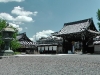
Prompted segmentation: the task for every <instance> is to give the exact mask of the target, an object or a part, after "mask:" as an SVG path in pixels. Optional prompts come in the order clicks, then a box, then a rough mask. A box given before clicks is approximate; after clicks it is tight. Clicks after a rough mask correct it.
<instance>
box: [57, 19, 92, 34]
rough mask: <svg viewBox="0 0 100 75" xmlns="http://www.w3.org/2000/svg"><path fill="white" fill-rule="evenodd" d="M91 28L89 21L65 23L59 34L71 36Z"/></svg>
mask: <svg viewBox="0 0 100 75" xmlns="http://www.w3.org/2000/svg"><path fill="white" fill-rule="evenodd" d="M89 26H90V21H89V19H86V20H81V21H76V22H71V23H65V24H64V27H63V28H62V29H61V30H60V31H59V32H58V33H59V34H70V33H77V32H82V31H84V30H85V29H87V28H88V27H89Z"/></svg>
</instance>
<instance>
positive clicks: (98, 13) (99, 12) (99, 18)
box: [97, 9, 100, 31]
mask: <svg viewBox="0 0 100 75" xmlns="http://www.w3.org/2000/svg"><path fill="white" fill-rule="evenodd" d="M97 19H98V21H100V9H98V11H97ZM97 24H98V27H99V31H100V22H98V23H97Z"/></svg>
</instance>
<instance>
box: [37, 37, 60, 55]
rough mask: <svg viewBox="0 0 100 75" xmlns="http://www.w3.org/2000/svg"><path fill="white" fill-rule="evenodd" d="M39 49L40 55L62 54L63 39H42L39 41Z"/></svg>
mask: <svg viewBox="0 0 100 75" xmlns="http://www.w3.org/2000/svg"><path fill="white" fill-rule="evenodd" d="M37 49H38V51H39V52H40V54H58V53H62V38H57V37H55V38H53V37H52V36H51V37H47V38H40V39H39V40H37Z"/></svg>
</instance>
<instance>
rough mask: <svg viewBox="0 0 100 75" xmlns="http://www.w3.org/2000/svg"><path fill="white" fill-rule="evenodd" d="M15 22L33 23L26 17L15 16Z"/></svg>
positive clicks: (30, 18)
mask: <svg viewBox="0 0 100 75" xmlns="http://www.w3.org/2000/svg"><path fill="white" fill-rule="evenodd" d="M15 21H17V22H34V21H33V19H32V17H28V16H17V17H16V18H15Z"/></svg>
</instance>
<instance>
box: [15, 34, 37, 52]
mask: <svg viewBox="0 0 100 75" xmlns="http://www.w3.org/2000/svg"><path fill="white" fill-rule="evenodd" d="M17 40H18V41H19V43H20V45H21V47H20V48H19V49H18V51H20V52H31V53H34V50H35V48H36V47H35V44H36V43H35V42H33V41H31V40H30V39H29V38H28V37H27V35H26V33H25V32H24V33H20V34H18V36H17Z"/></svg>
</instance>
